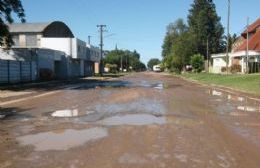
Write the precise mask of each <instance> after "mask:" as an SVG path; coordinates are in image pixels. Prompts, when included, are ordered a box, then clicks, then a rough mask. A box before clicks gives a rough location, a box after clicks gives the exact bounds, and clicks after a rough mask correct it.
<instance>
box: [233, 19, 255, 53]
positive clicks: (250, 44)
mask: <svg viewBox="0 0 260 168" xmlns="http://www.w3.org/2000/svg"><path fill="white" fill-rule="evenodd" d="M248 32H249V33H250V38H249V40H248V49H249V50H253V51H260V19H257V20H256V21H255V22H254V23H253V24H251V25H250V26H249V27H248ZM246 34H247V30H245V31H244V32H243V33H242V37H244V39H243V42H242V44H241V45H240V46H239V47H237V48H236V49H235V52H236V51H245V50H246V49H247V40H246V36H247V35H246Z"/></svg>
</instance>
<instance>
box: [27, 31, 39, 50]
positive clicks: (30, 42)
mask: <svg viewBox="0 0 260 168" xmlns="http://www.w3.org/2000/svg"><path fill="white" fill-rule="evenodd" d="M26 46H29V47H33V46H37V36H36V35H34V34H27V35H26Z"/></svg>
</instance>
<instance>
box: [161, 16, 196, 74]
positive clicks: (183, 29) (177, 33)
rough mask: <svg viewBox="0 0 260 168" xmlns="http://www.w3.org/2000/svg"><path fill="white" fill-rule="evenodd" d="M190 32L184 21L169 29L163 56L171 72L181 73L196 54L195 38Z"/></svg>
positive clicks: (170, 26) (169, 26)
mask: <svg viewBox="0 0 260 168" xmlns="http://www.w3.org/2000/svg"><path fill="white" fill-rule="evenodd" d="M188 30H189V29H188V27H187V25H186V24H185V23H184V21H183V20H182V19H178V20H176V21H175V22H174V23H171V24H169V25H168V27H167V33H166V37H165V41H164V44H163V46H162V48H163V51H162V55H163V54H164V55H163V57H164V58H163V65H164V67H165V68H167V69H169V70H170V71H175V72H180V71H181V70H182V69H183V68H184V66H185V65H187V64H189V63H190V57H191V56H192V55H193V54H194V53H196V47H195V40H194V39H195V37H194V35H193V34H192V33H190V32H189V31H188ZM168 40H169V41H168Z"/></svg>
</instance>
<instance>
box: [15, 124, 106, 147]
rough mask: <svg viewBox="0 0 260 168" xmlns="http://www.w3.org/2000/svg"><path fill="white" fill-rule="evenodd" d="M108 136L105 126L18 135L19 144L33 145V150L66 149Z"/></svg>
mask: <svg viewBox="0 0 260 168" xmlns="http://www.w3.org/2000/svg"><path fill="white" fill-rule="evenodd" d="M106 136H108V132H107V129H106V128H99V127H95V128H90V129H84V130H73V129H68V130H60V131H59V130H58V131H56V132H54V131H52V132H43V133H38V134H32V135H26V136H21V137H18V138H17V140H18V142H19V143H20V144H21V145H33V146H34V150H35V151H48V150H68V149H70V148H73V147H77V146H80V145H84V144H85V143H87V142H89V141H95V140H98V139H101V138H104V137H106Z"/></svg>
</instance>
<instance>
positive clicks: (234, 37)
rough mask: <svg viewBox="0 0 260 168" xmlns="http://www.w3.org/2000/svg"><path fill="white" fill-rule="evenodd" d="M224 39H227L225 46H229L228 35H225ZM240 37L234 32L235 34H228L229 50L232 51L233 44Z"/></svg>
mask: <svg viewBox="0 0 260 168" xmlns="http://www.w3.org/2000/svg"><path fill="white" fill-rule="evenodd" d="M224 39H225V43H224V44H225V48H226V46H227V36H224ZM237 39H238V37H237V35H236V34H233V35H229V36H228V42H229V43H228V44H229V46H228V51H229V52H231V51H232V47H233V44H234V43H235V42H236V40H237Z"/></svg>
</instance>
